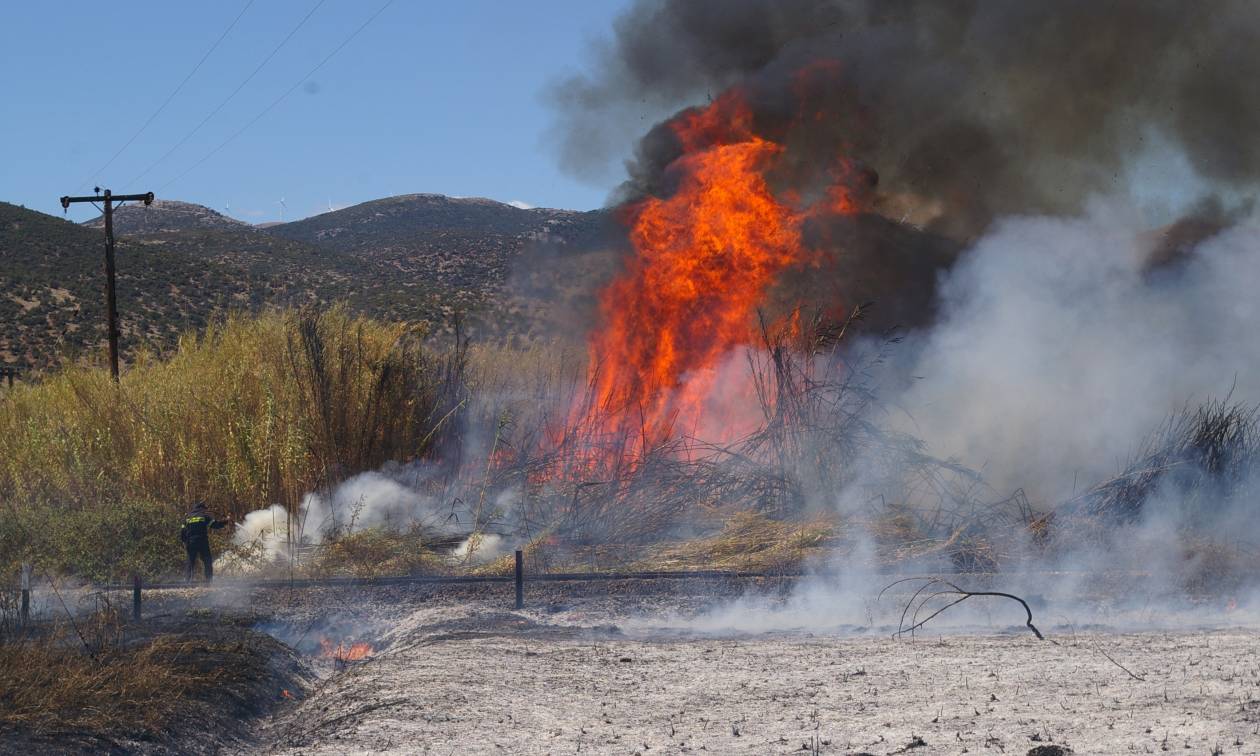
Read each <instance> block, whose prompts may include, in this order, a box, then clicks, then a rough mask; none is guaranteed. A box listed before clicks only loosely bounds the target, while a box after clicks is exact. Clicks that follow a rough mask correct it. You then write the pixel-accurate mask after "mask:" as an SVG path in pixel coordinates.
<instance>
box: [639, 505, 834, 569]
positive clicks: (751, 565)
mask: <svg viewBox="0 0 1260 756" xmlns="http://www.w3.org/2000/svg"><path fill="white" fill-rule="evenodd" d="M841 533H842V528H841V527H840V523H839V522H838V521H837V520H836V519H835V518H834V517H832V516H827V515H819V516H816V517H811V518H808V519H803V520H800V521H782V520H774V519H771V518H770V517H768V516H766V515H764V514H760V513H757V512H749V511H744V512H738V513H736V514H734V515H733V516H731V517H730V519H729V520H728V521H727V523H726V525H725V527H723V528H722V530H721V531H720V532H718V533H717V534H715V535H712V536H709V537H706V538H696V539H693V540H689V541H682V542H679V543H672V544H667V545H663V546H660V547H658V548H655V549H653V550H652V552H651V553H650V554H649V555H648V556H647V557H646V558H644V559H643V560H641V561H640V562H638V563H637V564H636V565H635V569H642V570H688V569H714V570H734V571H740V572H793V571H797V570H800V569H802V568H804V567H805V566H806V565H807V564H808V563H809V562H810V561H812V560H815V559H818V558H821V557H823V556H825V555H826V554H828V553H830V552H832V551H833V550H834V549H836V548H837V547H838V546H840V545H841V543H842V542H841Z"/></svg>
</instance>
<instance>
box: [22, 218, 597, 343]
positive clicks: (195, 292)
mask: <svg viewBox="0 0 1260 756" xmlns="http://www.w3.org/2000/svg"><path fill="white" fill-rule="evenodd" d="M607 219H608V216H607V214H606V213H603V212H590V213H577V212H570V211H563V210H543V209H538V210H533V209H531V210H523V209H520V208H516V207H513V206H510V205H505V204H502V203H498V202H492V201H489V200H468V199H453V198H447V197H442V196H440V195H408V196H405V197H395V198H389V199H384V200H376V201H373V202H368V203H364V204H362V205H357V206H355V207H351V208H346V209H344V210H339V211H335V212H332V213H327V214H324V215H319V216H315V217H313V218H309V219H306V220H302V221H297V222H295V223H289V224H279V225H275V226H271V227H269V228H265V229H263V228H259V227H255V226H250V225H248V224H245V223H241V222H239V221H235V220H233V219H230V218H226V217H225V216H222V215H220V214H218V213H215V212H214V211H213V210H210V209H209V208H205V207H202V206H200V205H194V204H191V203H186V202H178V201H172V200H168V201H158V202H155V203H154V205H153V206H152V207H149V208H145V207H143V206H139V205H137V206H125V207H123V208H121V209H120V210H119V211H118V214H117V215H116V216H115V230H116V236H117V237H118V272H119V283H118V296H119V312H120V316H121V327H122V330H123V348H124V354H125V355H126V356H128V357H129V356H130V355H132V354H134V353H135V351H136V350H137V349H140V348H149V349H152V350H156V351H162V350H165V349H167V348H169V347H170V346H171V345H173V344H174V342H175V339H176V338H177V337H178V335H179V334H180V333H181V332H182V331H184V330H186V329H188V328H198V327H202V326H204V324H205V323H206V322H207V320H208V319H209V318H210V317H212V316H213V315H214V314H215V313H222V312H225V311H228V310H233V309H244V310H250V311H257V310H259V309H263V308H265V307H268V306H273V305H293V304H302V303H331V302H338V301H341V302H346V303H347V304H349V305H350V307H351V308H352V309H353V310H355V311H357V312H363V313H365V314H370V315H373V316H376V317H381V318H384V319H387V320H396V321H407V322H418V321H427V322H429V323H430V324H431V325H432V326H434V327H436V328H438V329H439V330H441V329H443V328H446V327H449V324H450V323H451V322H452V320H453V316H454V315H456V314H463V315H465V316H467V318H466V320H467V321H468V322H470V323H471V324H473V325H474V326H477V325H478V324H480V326H482V330H483V331H484V330H491V331H494V332H495V333H499V334H503V333H513V334H517V333H530V332H532V331H535V330H537V328H536V323H535V321H536V320H537V319H538V317H540V316H541V317H542V319H543V320H547V321H551V320H555V317H554V316H553V314H551V313H550V312H549V311H548V309H547V308H551V309H552V310H558V311H559V312H562V313H563V312H567V311H569V310H571V309H572V307H571V306H570V305H571V304H572V303H571V302H570V301H569V300H568V299H563V298H561V299H556V298H555V292H556V287H555V286H550V287H548V288H547V290H546V291H547V292H548V293H547V295H546V296H548V297H549V300H548V301H547V302H542V303H540V302H539V301H538V300H536V299H534V298H533V297H528V296H527V297H525V298H524V299H522V298H520V297H514V296H509V295H507V294H506V293H505V289H506V287H507V286H508V284H509V282H512V286H513V288H516V283H517V282H518V281H519V280H520V279H521V277H522V275H524V273H522V271H523V270H527V271H530V273H529V275H530V276H531V277H532V278H534V279H537V278H538V272H537V271H538V270H542V271H544V277H545V278H546V279H547V280H548V281H552V280H559V279H562V278H565V277H566V276H568V275H569V273H570V272H571V271H572V270H575V269H580V268H582V266H583V265H586V266H587V267H589V264H588V263H584V262H583V261H582V260H579V259H578V258H590V257H591V255H588V254H586V253H588V252H591V251H592V250H594V249H596V245H598V244H600V243H603V242H604V241H605V240H606V239H607V238H608V235H607V233H606V231H605V224H607ZM102 245H103V240H102V234H101V230H100V219H96V220H95V221H90V222H88V223H85V224H82V225H76V224H74V223H70V222H67V221H65V220H62V219H61V218H58V217H55V216H51V215H46V214H44V213H39V212H35V211H31V210H26V209H24V208H20V207H17V206H15V205H10V204H6V203H0V288H2V289H3V291H4V294H3V295H0V318H3V320H2V322H4V323H5V324H6V325H5V326H4V327H3V328H0V363H18V364H22V365H26V366H29V367H35V368H43V367H47V366H50V365H55V364H58V363H60V362H62V361H64V360H66V359H71V360H73V359H77V358H78V355H80V354H82V353H84V351H85V350H92V352H93V353H92V355H91V357H92V359H100V355H101V354H102V353H103V352H102V350H101V348H100V347H101V345H102V344H103V343H104V340H105V325H104V304H103V300H104V295H103V291H104V276H103V274H102V270H101V269H102V251H101V250H102ZM595 258H596V259H600V260H604V259H606V258H607V256H606V255H599V254H598V253H597V254H596V255H595ZM601 265H602V264H601ZM596 267H601V266H596ZM603 267H606V265H603ZM569 277H571V276H569ZM570 288H572V287H570ZM578 288H579V289H580V288H583V287H578ZM539 293H541V291H540V292H539ZM576 296H581V294H580V293H578V294H577V295H576Z"/></svg>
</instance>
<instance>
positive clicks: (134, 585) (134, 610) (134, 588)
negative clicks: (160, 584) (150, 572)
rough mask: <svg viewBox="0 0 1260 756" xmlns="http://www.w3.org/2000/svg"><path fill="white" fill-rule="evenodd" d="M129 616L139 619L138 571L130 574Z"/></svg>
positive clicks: (137, 620)
mask: <svg viewBox="0 0 1260 756" xmlns="http://www.w3.org/2000/svg"><path fill="white" fill-rule="evenodd" d="M131 618H132V619H134V620H135V621H136V622H139V621H140V573H138V572H137V573H135V574H134V575H132V576H131Z"/></svg>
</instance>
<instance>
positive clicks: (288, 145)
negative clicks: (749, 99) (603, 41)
mask: <svg viewBox="0 0 1260 756" xmlns="http://www.w3.org/2000/svg"><path fill="white" fill-rule="evenodd" d="M247 2H248V0H222V1H221V2H163V3H136V2H114V3H105V2H100V0H94V1H93V2H86V1H81V0H65V1H63V2H56V3H51V2H38V3H11V4H8V5H7V6H6V7H5V10H4V14H3V23H0V92H2V95H0V97H2V98H3V99H2V101H3V113H4V115H3V118H2V119H0V132H2V134H3V147H0V155H3V168H2V169H0V200H3V201H7V202H14V203H18V204H23V205H26V206H27V207H29V208H32V209H36V210H41V211H44V212H50V213H54V212H55V213H60V212H61V208H60V206H59V204H58V203H57V198H58V197H60V196H61V195H63V194H68V193H90V191H91V187H92V186H93V185H94V183H96V182H97V181H100V182H101V186H102V187H108V188H111V189H113V190H114V191H115V192H127V193H131V192H142V191H154V192H157V194H158V196H159V197H160V198H166V199H182V200H187V201H191V202H198V203H201V204H205V205H209V206H211V207H213V208H215V209H216V210H219V211H220V212H224V211H225V208H230V214H231V215H233V216H235V217H238V218H241V219H242V220H246V221H249V222H255V223H256V222H262V221H270V220H278V219H279V214H280V204H279V200H280V199H281V198H284V200H285V204H286V206H287V208H288V209H287V211H286V216H285V219H286V220H292V219H295V218H298V217H303V216H307V215H312V214H315V213H318V212H323V211H324V210H326V209H327V207H328V205H329V204H330V203H331V204H332V205H333V206H334V207H341V206H346V205H351V204H355V203H357V202H363V201H365V200H369V199H375V198H378V197H385V196H389V195H394V194H404V193H408V192H438V193H442V194H452V195H466V196H485V197H491V198H493V199H498V200H502V201H505V202H506V201H514V200H515V201H521V202H525V203H528V204H531V205H539V206H549V207H567V208H574V209H589V208H593V207H598V206H599V205H600V204H602V202H603V200H604V198H605V196H606V195H607V193H608V191H609V189H610V188H611V186H612V181H611V179H610V181H609V183H608V184H607V185H595V184H590V183H583V182H581V181H579V180H577V179H574V178H572V177H570V176H567V175H565V174H564V173H562V172H561V171H560V170H559V168H558V167H557V160H556V157H555V153H554V151H553V149H552V148H551V146H550V141H549V139H548V137H547V134H548V131H549V129H550V127H551V125H552V123H553V115H552V111H551V110H550V108H549V107H548V105H547V103H546V100H545V98H544V91H545V89H546V88H547V87H548V86H549V85H550V84H552V83H554V82H556V81H557V80H559V79H560V78H562V77H563V76H565V75H566V74H572V73H575V72H579V71H580V70H582V69H583V67H585V66H586V65H588V64H589V62H590V60H591V59H592V55H591V47H592V44H593V43H594V42H595V41H596V40H598V39H600V38H603V37H607V35H608V33H609V31H610V29H611V26H612V23H613V21H614V19H615V18H616V16H617V15H618V14H619V13H620V12H621V11H622V10H623V9H624V8H625V6H626V5H627V4H628V0H563V1H560V0H556V1H543V2H533V3H521V2H508V1H507V0H502V1H500V2H492V1H490V0H459V1H458V2H441V3H439V2H428V1H426V0H394V2H393V3H392V4H390V5H389V6H388V7H387V8H386V9H385V10H384V12H383V13H381V15H380V16H378V17H377V18H376V19H375V20H374V21H373V22H372V23H370V24H369V25H368V26H367V27H366V28H365V29H364V30H363V31H362V32H361V33H360V34H359V35H358V36H357V37H355V38H354V39H353V40H351V41H350V42H349V44H347V45H346V46H345V47H344V48H343V49H342V50H341V51H340V52H339V53H338V54H337V55H336V56H335V57H333V58H332V59H331V60H329V61H328V63H327V64H325V65H324V67H323V68H321V69H320V70H319V71H318V72H316V73H315V74H314V75H313V76H311V77H310V78H309V79H305V80H304V78H303V77H304V75H305V74H306V73H307V72H308V71H309V70H310V69H311V68H313V67H314V66H315V65H316V64H318V63H319V62H320V61H321V60H322V59H323V58H324V57H325V56H326V55H328V54H329V53H330V52H332V51H333V50H334V49H335V48H336V47H337V46H338V45H340V44H341V43H342V42H343V41H344V40H345V39H346V38H347V37H348V36H350V34H351V33H352V32H354V30H355V29H356V28H358V27H359V25H360V24H362V23H363V22H364V21H366V20H367V19H368V18H369V17H370V16H372V14H373V13H375V12H376V11H377V10H378V9H379V8H380V7H382V5H384V2H385V0H361V1H358V2H356V1H355V0H324V2H323V3H322V5H319V7H318V9H317V10H315V12H314V13H313V14H312V15H311V16H310V18H309V20H308V21H307V22H306V23H305V24H304V25H303V26H302V27H301V28H300V29H298V31H297V32H296V34H294V35H293V37H292V38H291V39H290V40H289V42H288V43H287V44H286V45H285V46H284V47H282V48H281V49H280V50H279V52H278V53H276V55H275V57H274V58H272V59H271V60H270V61H269V62H268V63H267V64H266V65H265V66H264V67H263V68H262V69H261V70H260V71H259V72H258V74H257V75H256V76H255V77H254V78H253V79H252V80H251V81H250V82H249V83H248V84H247V85H246V86H245V87H244V88H243V89H242V90H241V91H240V92H239V94H237V95H236V96H235V97H234V98H233V99H231V100H230V101H229V102H228V103H227V104H226V105H225V106H224V107H223V109H222V110H221V111H219V112H218V114H217V115H215V116H214V117H213V118H212V119H211V120H210V121H208V122H207V123H206V124H205V126H203V127H202V128H201V129H200V130H199V131H197V132H196V133H195V134H193V136H192V137H191V138H190V139H188V141H187V142H186V143H185V144H183V145H182V146H181V147H179V148H178V149H177V150H175V151H174V152H173V153H172V154H171V155H170V156H169V157H168V158H166V159H165V160H164V161H162V162H160V163H158V164H157V165H156V166H155V167H153V168H152V170H151V171H149V173H148V174H147V175H143V176H142V175H141V174H142V173H143V172H144V171H145V170H146V169H148V168H149V167H150V166H151V165H153V164H154V163H155V162H156V161H158V159H159V158H160V157H162V155H163V154H165V153H166V152H167V151H168V150H170V149H171V147H172V146H174V145H175V144H176V143H177V142H179V141H180V140H181V139H182V138H184V136H185V135H186V134H188V133H189V132H190V131H191V130H192V129H193V127H194V126H196V125H197V124H198V122H200V121H201V120H202V119H203V118H204V117H205V116H206V115H207V114H209V113H210V112H211V111H212V110H213V109H214V108H215V106H216V105H218V104H219V103H220V102H221V101H223V99H224V98H226V97H227V96H228V94H229V93H231V92H232V90H233V89H235V88H236V87H237V86H238V85H239V84H240V83H241V82H242V81H243V80H245V78H246V77H247V76H249V74H250V72H251V71H253V70H254V69H255V68H256V67H257V66H258V65H259V63H260V62H261V61H262V60H263V59H264V58H265V57H266V56H267V55H268V54H269V53H270V52H271V51H272V50H273V49H275V47H276V46H277V45H278V44H279V43H280V41H281V40H282V39H284V38H285V36H286V35H288V34H289V32H290V31H291V30H292V29H293V28H294V27H295V26H297V24H298V22H299V21H301V19H302V18H303V17H304V16H306V14H307V13H308V12H310V11H311V9H312V8H315V7H316V6H317V4H318V3H319V0H255V2H254V3H253V4H252V5H251V6H249V8H248V10H246V11H245V13H244V15H242V16H241V17H240V20H239V22H238V23H237V25H236V26H235V27H234V28H233V29H232V31H231V32H230V33H229V34H228V35H227V36H226V37H225V38H224V39H223V41H222V43H221V44H220V45H219V47H218V48H217V49H216V50H215V51H214V53H213V54H212V55H211V56H210V57H209V58H208V59H207V60H206V61H205V63H204V64H203V65H202V67H201V68H200V69H199V70H198V71H197V73H196V74H195V75H194V76H193V77H192V78H191V79H190V80H189V81H188V83H187V84H186V85H185V86H184V88H183V89H182V90H181V91H180V92H179V94H178V95H177V96H176V97H175V98H174V99H173V100H172V101H171V102H170V104H169V105H167V107H166V108H165V110H164V111H162V112H161V113H160V114H159V115H158V117H157V118H156V119H155V120H154V121H153V122H152V124H151V125H150V126H149V127H148V128H147V129H146V130H145V131H144V132H143V133H141V134H140V136H139V137H138V138H137V139H136V140H135V142H134V143H133V144H131V146H130V147H128V148H127V149H126V150H125V151H124V152H123V153H122V154H121V155H120V156H119V157H118V158H117V159H116V160H115V161H114V163H113V164H112V165H110V166H109V167H108V169H107V170H105V171H104V172H103V173H102V174H100V175H99V176H97V175H94V171H96V170H97V169H99V168H101V167H102V166H103V165H104V164H105V163H106V162H107V161H108V160H109V159H110V157H111V156H112V155H113V154H114V153H115V152H117V150H118V149H119V148H120V147H122V146H123V145H124V144H125V143H126V142H127V140H128V139H129V138H130V137H131V136H132V135H133V134H135V132H136V131H137V129H139V128H140V126H141V125H142V124H143V123H144V121H145V120H146V119H147V118H148V117H149V116H150V115H151V114H152V113H154V111H155V110H156V109H157V108H158V106H159V105H161V103H162V102H163V101H164V100H165V99H166V98H167V96H168V95H170V93H171V92H172V90H174V89H175V87H176V86H177V85H178V84H179V83H180V81H181V80H182V79H184V77H185V76H186V75H187V74H188V73H189V71H191V70H192V69H193V66H194V65H196V63H197V61H198V60H199V59H200V58H201V57H202V55H203V54H204V53H205V52H206V51H207V50H208V49H210V47H211V45H212V44H214V42H215V40H216V39H217V38H218V37H219V36H220V35H221V34H222V33H223V31H224V30H225V29H227V28H228V26H229V24H231V22H232V20H233V19H234V18H236V17H237V15H238V14H240V13H241V10H242V9H243V8H245V7H246V3H247ZM298 82H301V84H300V85H299V86H298V87H297V89H296V90H295V91H294V92H293V93H292V94H291V95H289V96H288V97H287V98H286V99H284V100H283V101H281V102H280V104H278V105H276V106H275V108H274V109H272V110H271V111H269V112H267V114H266V115H264V116H263V117H262V118H260V119H259V120H258V121H257V122H255V123H253V124H252V125H250V126H248V128H246V129H245V130H244V131H243V132H242V133H241V134H240V136H239V137H236V138H235V140H234V141H232V142H230V143H229V144H228V145H227V146H225V147H223V148H222V149H221V150H220V151H219V152H217V153H215V154H214V155H213V156H212V157H210V158H209V159H208V160H205V161H204V162H203V163H202V164H201V165H199V166H197V167H193V166H194V165H195V164H196V163H198V161H201V160H202V159H203V158H204V157H205V156H206V155H207V154H210V153H211V151H212V150H214V149H215V148H216V147H218V146H219V145H220V144H222V143H223V142H224V140H226V139H228V138H229V137H230V136H232V135H233V134H234V133H235V132H237V131H238V130H239V129H241V128H242V127H244V126H246V124H247V123H249V122H250V121H251V120H252V119H253V118H254V117H255V116H257V115H258V114H259V113H260V112H261V111H263V109H265V108H266V107H267V106H268V105H270V104H271V103H272V102H274V101H275V100H276V98H277V97H279V96H280V95H281V94H283V93H284V92H285V91H286V90H288V89H289V88H290V87H293V86H294V85H295V84H297V83H298ZM628 149H629V145H627V151H628ZM190 168H191V170H189V169H190ZM181 174H184V175H182V177H181ZM128 182H131V183H128ZM84 208H88V209H84ZM93 215H95V211H92V210H90V206H82V205H80V206H76V207H75V209H73V210H72V211H71V213H70V217H71V218H74V219H77V220H84V219H87V218H89V217H91V216H93Z"/></svg>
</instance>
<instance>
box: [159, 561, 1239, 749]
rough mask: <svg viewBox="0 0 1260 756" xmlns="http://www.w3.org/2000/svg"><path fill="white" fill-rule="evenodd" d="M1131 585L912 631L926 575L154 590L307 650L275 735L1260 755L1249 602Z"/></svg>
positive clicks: (263, 735) (411, 742) (388, 740)
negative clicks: (333, 649) (899, 585)
mask: <svg viewBox="0 0 1260 756" xmlns="http://www.w3.org/2000/svg"><path fill="white" fill-rule="evenodd" d="M988 587H992V586H988ZM877 589H878V586H877V587H876V590H877ZM810 591H813V593H812V597H807V598H802V596H803V595H805V596H810V594H809V592H810ZM156 593H157V592H155V594H156ZM1113 595H1129V596H1133V597H1134V598H1132V599H1128V600H1126V601H1124V602H1123V603H1117V602H1116V601H1113V600H1105V599H1102V598H1095V599H1088V600H1081V601H1077V602H1075V603H1074V604H1073V605H1072V606H1070V607H1065V606H1062V605H1061V604H1059V603H1058V602H1057V601H1056V600H1055V599H1054V598H1052V597H1045V596H1030V604H1031V605H1032V607H1033V611H1034V613H1035V619H1036V620H1037V622H1038V625H1039V627H1040V628H1041V630H1042V631H1044V632H1045V634H1046V637H1047V640H1045V641H1040V640H1038V639H1037V638H1035V637H1034V636H1033V635H1032V634H1031V633H1030V632H1029V631H1028V630H1027V629H1026V628H1025V627H1024V625H1023V621H1024V613H1023V610H1022V609H1021V608H1020V607H1019V606H1018V605H1016V604H1014V603H1012V602H1007V601H1005V600H997V599H986V600H984V601H981V600H979V599H976V600H974V601H973V602H969V604H972V606H971V608H970V609H967V608H965V607H958V609H957V611H956V612H955V611H954V610H951V612H954V613H952V614H948V615H942V616H941V617H940V618H938V620H934V621H933V623H932V624H930V625H929V626H927V627H925V628H924V629H923V630H921V631H920V632H919V633H917V634H916V636H915V637H914V638H910V637H908V636H907V637H903V638H901V639H894V638H892V637H891V634H892V633H893V631H895V630H896V627H897V622H898V615H899V614H900V611H901V608H902V606H903V605H904V602H905V600H906V599H907V598H908V596H907V595H906V594H897V595H895V596H887V595H886V596H885V597H884V599H882V600H881V601H879V602H874V601H873V596H872V597H870V598H869V599H861V600H857V601H852V602H848V605H847V606H846V607H845V608H844V609H843V611H837V612H835V613H829V612H828V611H827V610H826V609H825V606H826V602H827V597H828V594H827V587H826V586H822V587H821V588H820V587H817V586H815V587H814V588H810V587H809V586H803V585H802V584H800V583H799V582H798V581H793V580H790V579H782V580H767V579H760V580H734V579H731V580H686V581H680V580H658V581H612V582H592V583H537V584H530V585H529V586H528V592H527V607H526V609H525V610H524V611H514V610H513V608H512V587H511V585H510V584H491V585H456V586H434V585H403V586H376V587H362V586H361V587H355V588H350V587H336V588H322V589H299V590H293V591H289V590H281V589H266V590H261V589H259V590H247V589H233V588H231V587H229V586H223V587H217V588H215V589H214V590H213V591H211V592H206V591H204V590H194V591H179V592H174V591H172V592H168V593H167V594H166V595H164V596H161V597H160V598H159V597H158V596H156V595H155V600H157V601H158V602H159V603H162V602H165V603H168V604H169V605H170V607H169V608H168V610H173V609H174V608H175V607H179V608H180V609H182V608H183V607H185V606H188V605H199V606H203V607H212V608H213V609H214V611H217V612H223V613H225V614H237V613H240V612H249V613H252V614H253V615H254V617H255V619H256V622H257V625H256V627H258V628H260V629H262V630H264V631H265V632H268V633H270V634H273V635H274V636H275V637H277V638H279V639H280V640H282V641H284V642H285V643H288V644H290V645H292V646H294V647H296V648H297V649H298V650H299V651H302V652H303V653H304V654H306V655H307V658H308V660H309V664H310V665H311V672H312V674H311V676H310V680H311V682H310V684H309V685H308V686H307V687H306V688H305V689H304V690H295V691H292V695H293V696H294V698H293V700H291V701H288V700H286V701H285V702H284V703H282V704H281V705H280V707H279V708H278V709H276V710H275V711H273V713H272V714H271V715H270V716H269V717H268V719H267V720H266V721H264V722H262V723H261V724H260V725H259V728H258V730H257V737H256V744H255V745H254V746H253V747H252V752H257V753H283V754H324V753H328V754H332V753H439V754H451V753H461V754H462V753H512V754H516V753H520V754H552V753H627V754H628V753H640V754H649V753H700V752H705V753H723V754H725V753H748V754H768V753H811V752H812V753H835V754H860V753H869V754H896V753H916V754H926V753H1018V754H1025V753H1036V754H1039V756H1042V755H1045V754H1052V753H1058V752H1060V751H1057V750H1055V749H1057V748H1062V749H1068V748H1070V749H1072V751H1073V752H1075V753H1078V754H1097V753H1155V752H1164V751H1180V752H1183V753H1216V752H1221V753H1260V657H1257V655H1256V654H1255V649H1256V646H1257V641H1258V640H1260V633H1257V631H1256V630H1255V629H1254V628H1255V627H1256V623H1255V621H1254V617H1252V616H1251V614H1250V613H1249V611H1248V608H1247V604H1246V602H1244V605H1243V606H1242V607H1239V606H1238V604H1237V601H1236V600H1233V599H1230V598H1226V597H1216V596H1212V597H1206V596H1205V597H1200V598H1198V599H1195V600H1179V601H1178V602H1177V603H1176V604H1175V605H1174V604H1172V603H1170V602H1167V601H1156V600H1154V599H1153V598H1151V597H1149V596H1146V597H1143V596H1142V595H1141V591H1140V589H1138V590H1133V591H1128V592H1126V593H1125V594H1113ZM833 598H834V597H833ZM1061 610H1062V611H1061ZM321 638H322V639H324V640H328V639H332V640H334V641H336V642H339V643H340V642H344V643H347V644H348V643H351V642H370V643H371V644H372V645H373V648H374V652H373V654H372V655H371V656H369V657H368V658H366V659H364V660H362V661H354V662H345V663H341V662H337V661H335V660H330V659H328V658H326V657H321V656H320V655H319V653H320V644H319V641H320V639H321ZM1035 749H1041V750H1035ZM1064 752H1066V751H1064Z"/></svg>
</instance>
